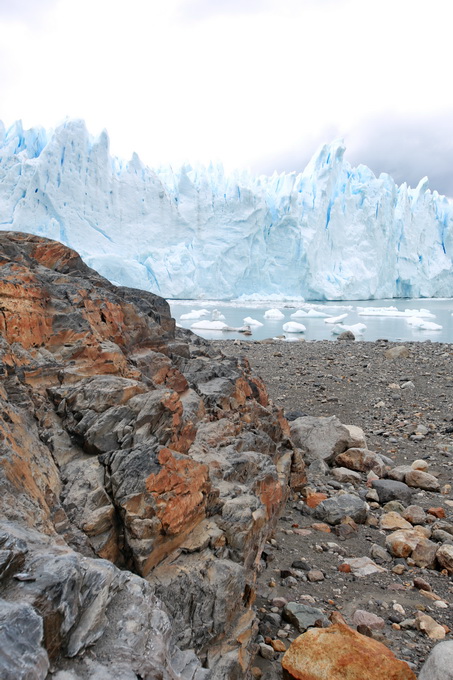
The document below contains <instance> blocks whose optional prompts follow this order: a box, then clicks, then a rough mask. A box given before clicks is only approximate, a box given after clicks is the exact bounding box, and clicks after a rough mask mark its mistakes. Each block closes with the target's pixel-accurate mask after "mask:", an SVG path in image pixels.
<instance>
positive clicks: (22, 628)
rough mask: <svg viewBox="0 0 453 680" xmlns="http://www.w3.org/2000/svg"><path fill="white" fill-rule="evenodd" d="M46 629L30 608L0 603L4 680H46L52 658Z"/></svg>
mask: <svg viewBox="0 0 453 680" xmlns="http://www.w3.org/2000/svg"><path fill="white" fill-rule="evenodd" d="M43 638H44V625H43V620H42V618H41V616H39V615H38V614H37V613H36V611H35V610H34V609H33V607H31V606H30V605H29V604H25V603H10V602H6V601H5V600H0V675H1V677H2V680H21V679H22V678H23V679H24V680H25V678H30V679H33V680H44V678H46V677H47V671H48V670H49V658H48V656H47V652H46V650H45V649H44V647H43V644H42V643H43Z"/></svg>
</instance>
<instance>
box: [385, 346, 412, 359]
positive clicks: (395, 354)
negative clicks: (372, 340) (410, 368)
mask: <svg viewBox="0 0 453 680" xmlns="http://www.w3.org/2000/svg"><path fill="white" fill-rule="evenodd" d="M384 356H385V358H386V359H393V360H395V359H407V358H408V357H410V352H409V350H408V349H407V347H406V346H405V345H397V346H396V347H390V348H389V349H387V350H385V352H384Z"/></svg>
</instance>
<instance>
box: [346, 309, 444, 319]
mask: <svg viewBox="0 0 453 680" xmlns="http://www.w3.org/2000/svg"><path fill="white" fill-rule="evenodd" d="M357 313H358V315H359V316H389V317H395V318H398V317H403V318H405V317H413V316H417V317H423V318H425V319H434V318H435V315H434V314H432V313H431V312H430V311H429V309H405V310H404V312H403V311H400V310H399V309H397V308H396V307H357Z"/></svg>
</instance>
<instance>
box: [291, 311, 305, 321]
mask: <svg viewBox="0 0 453 680" xmlns="http://www.w3.org/2000/svg"><path fill="white" fill-rule="evenodd" d="M290 316H291V318H292V319H303V318H304V317H305V316H308V315H307V312H306V311H305V310H304V309H298V310H297V311H296V312H293V313H292V314H291V315H290Z"/></svg>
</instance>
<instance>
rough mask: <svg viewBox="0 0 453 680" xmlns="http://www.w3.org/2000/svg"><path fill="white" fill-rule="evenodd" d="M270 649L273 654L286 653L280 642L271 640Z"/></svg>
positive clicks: (283, 644) (284, 646) (283, 645)
mask: <svg viewBox="0 0 453 680" xmlns="http://www.w3.org/2000/svg"><path fill="white" fill-rule="evenodd" d="M271 647H272V648H273V649H274V651H275V652H286V645H285V643H284V642H282V640H271Z"/></svg>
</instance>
